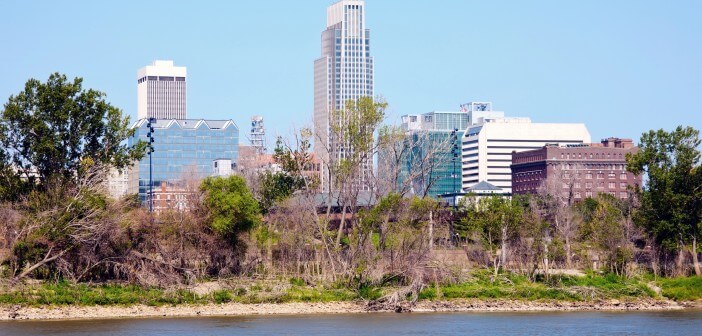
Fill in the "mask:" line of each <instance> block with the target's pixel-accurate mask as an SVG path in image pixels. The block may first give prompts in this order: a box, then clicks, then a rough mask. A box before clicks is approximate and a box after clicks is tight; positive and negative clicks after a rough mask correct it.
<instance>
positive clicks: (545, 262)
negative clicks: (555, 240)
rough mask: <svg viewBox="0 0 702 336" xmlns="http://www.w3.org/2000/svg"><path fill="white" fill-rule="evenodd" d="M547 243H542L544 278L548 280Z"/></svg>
mask: <svg viewBox="0 0 702 336" xmlns="http://www.w3.org/2000/svg"><path fill="white" fill-rule="evenodd" d="M548 269H549V266H548V243H544V277H546V278H548Z"/></svg>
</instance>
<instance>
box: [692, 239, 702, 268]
mask: <svg viewBox="0 0 702 336" xmlns="http://www.w3.org/2000/svg"><path fill="white" fill-rule="evenodd" d="M692 264H693V265H694V267H695V275H697V276H700V275H702V272H700V260H699V259H698V257H697V237H692Z"/></svg>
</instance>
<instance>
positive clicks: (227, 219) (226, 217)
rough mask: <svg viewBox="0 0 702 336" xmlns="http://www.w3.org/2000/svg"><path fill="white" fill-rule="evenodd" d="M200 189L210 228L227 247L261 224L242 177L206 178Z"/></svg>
mask: <svg viewBox="0 0 702 336" xmlns="http://www.w3.org/2000/svg"><path fill="white" fill-rule="evenodd" d="M200 188H201V190H202V191H203V192H204V199H203V205H204V207H205V208H206V209H207V211H208V219H209V223H210V227H211V228H212V230H214V231H215V232H217V233H218V234H220V235H221V236H222V237H223V238H225V239H227V240H228V241H229V242H230V243H232V244H236V242H237V236H238V234H239V233H240V232H244V231H247V230H249V229H251V228H252V227H253V226H254V225H256V224H258V223H259V222H260V221H261V215H260V212H259V206H258V202H256V199H255V198H254V197H253V195H252V194H251V191H249V189H248V188H247V187H246V182H245V181H244V179H243V178H242V177H241V176H236V175H233V176H229V177H208V178H206V179H205V180H203V181H202V184H201V186H200Z"/></svg>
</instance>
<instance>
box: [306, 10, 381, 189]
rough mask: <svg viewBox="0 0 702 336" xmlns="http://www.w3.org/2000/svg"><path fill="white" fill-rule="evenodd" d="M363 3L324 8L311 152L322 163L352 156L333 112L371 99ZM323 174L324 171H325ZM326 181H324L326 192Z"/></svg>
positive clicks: (366, 170) (367, 168)
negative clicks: (339, 134) (338, 134)
mask: <svg viewBox="0 0 702 336" xmlns="http://www.w3.org/2000/svg"><path fill="white" fill-rule="evenodd" d="M365 14H366V13H365V3H364V1H359V0H343V1H339V2H337V3H335V4H333V5H331V6H330V7H329V8H327V27H326V29H325V30H324V31H323V32H322V36H321V42H322V43H321V45H322V48H321V49H322V54H321V57H320V58H318V59H317V60H315V62H314V128H315V132H316V133H317V136H315V143H314V151H315V153H316V155H317V157H318V158H319V159H320V160H321V161H322V162H325V163H328V162H338V161H339V160H340V159H343V158H344V157H348V156H350V155H354V150H353V148H345V147H344V146H343V144H344V142H345V141H344V139H343V138H339V139H337V138H336V137H335V136H334V135H333V132H332V125H333V124H334V123H335V122H340V121H339V120H332V119H333V118H332V114H333V113H332V112H333V111H338V110H343V109H344V104H345V103H346V102H347V101H348V100H356V99H358V98H360V97H364V96H368V97H373V58H372V57H371V55H370V30H368V29H366V20H365V17H366V15H365ZM372 168H373V164H372V162H371V160H368V162H365V163H364V164H363V168H362V171H361V172H360V175H361V176H360V177H359V181H358V182H359V186H361V187H362V189H367V186H366V183H364V182H365V181H366V179H367V177H368V176H370V173H371V172H372ZM325 171H326V169H325ZM328 182H329V181H328V178H325V179H324V181H323V183H322V184H323V186H324V189H325V190H329V183H328Z"/></svg>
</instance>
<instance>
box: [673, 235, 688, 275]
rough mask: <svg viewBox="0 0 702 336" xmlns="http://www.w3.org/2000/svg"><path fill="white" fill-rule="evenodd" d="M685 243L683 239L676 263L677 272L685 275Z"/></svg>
mask: <svg viewBox="0 0 702 336" xmlns="http://www.w3.org/2000/svg"><path fill="white" fill-rule="evenodd" d="M684 263H685V245H683V243H682V241H681V242H680V250H679V251H678V260H677V261H676V263H675V266H676V268H677V270H676V273H677V275H680V276H684V275H686V274H685V273H687V272H685V267H684Z"/></svg>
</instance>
